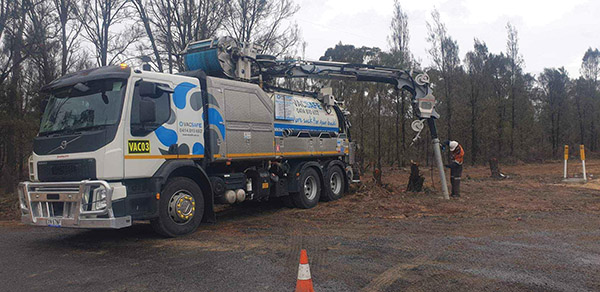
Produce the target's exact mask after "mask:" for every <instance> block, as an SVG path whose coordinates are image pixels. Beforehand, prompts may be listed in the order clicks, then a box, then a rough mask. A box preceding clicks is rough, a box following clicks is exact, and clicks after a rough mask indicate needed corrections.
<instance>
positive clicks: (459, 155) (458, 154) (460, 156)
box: [451, 144, 465, 164]
mask: <svg viewBox="0 0 600 292" xmlns="http://www.w3.org/2000/svg"><path fill="white" fill-rule="evenodd" d="M451 155H452V161H453V162H456V163H458V164H463V162H464V157H465V150H463V148H462V146H461V145H460V144H458V146H457V147H456V149H454V151H452V152H451Z"/></svg>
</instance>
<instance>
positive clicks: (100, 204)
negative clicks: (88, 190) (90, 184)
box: [93, 187, 106, 210]
mask: <svg viewBox="0 0 600 292" xmlns="http://www.w3.org/2000/svg"><path fill="white" fill-rule="evenodd" d="M93 200H94V210H102V209H105V208H106V189H105V188H102V187H100V188H97V189H95V190H94V196H93Z"/></svg>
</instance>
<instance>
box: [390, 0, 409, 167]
mask: <svg viewBox="0 0 600 292" xmlns="http://www.w3.org/2000/svg"><path fill="white" fill-rule="evenodd" d="M390 29H391V31H392V34H391V35H390V36H389V37H388V41H389V43H390V47H391V48H392V49H391V55H392V57H393V58H394V59H397V60H398V63H397V64H391V65H392V66H398V67H399V68H405V69H410V68H412V59H413V57H412V54H411V52H410V48H409V41H410V32H409V29H408V15H407V14H406V12H404V10H403V9H402V6H401V5H400V2H399V1H398V0H395V1H394V15H393V17H392V22H391V25H390ZM395 102H396V113H395V120H396V123H395V132H396V139H395V142H396V143H395V144H396V151H395V152H396V162H397V163H398V164H401V165H405V164H406V160H405V156H406V155H404V154H405V152H406V103H407V101H406V92H404V91H400V92H396V101H395ZM400 130H401V132H402V139H401V140H402V147H400V133H399V132H400Z"/></svg>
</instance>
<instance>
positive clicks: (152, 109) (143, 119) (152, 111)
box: [140, 98, 156, 124]
mask: <svg viewBox="0 0 600 292" xmlns="http://www.w3.org/2000/svg"><path fill="white" fill-rule="evenodd" d="M154 122H156V104H154V101H153V100H151V99H146V98H142V99H141V100H140V123H141V124H146V123H154Z"/></svg>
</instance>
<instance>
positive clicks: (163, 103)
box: [131, 84, 171, 137]
mask: <svg viewBox="0 0 600 292" xmlns="http://www.w3.org/2000/svg"><path fill="white" fill-rule="evenodd" d="M160 85H163V86H166V87H168V85H166V84H160ZM169 97H170V94H169V93H168V92H163V94H162V95H161V96H160V97H157V98H150V97H146V96H140V93H139V88H138V86H136V87H135V89H134V91H133V100H132V104H131V135H133V136H138V137H142V136H146V135H148V134H149V133H151V132H152V131H154V130H156V129H157V128H158V127H160V126H161V125H162V124H164V123H166V122H167V121H168V120H169V118H170V117H171V100H170V98H169ZM142 100H151V101H153V102H154V104H155V105H156V112H155V113H156V114H155V122H153V123H151V124H148V123H141V122H140V101H142Z"/></svg>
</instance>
